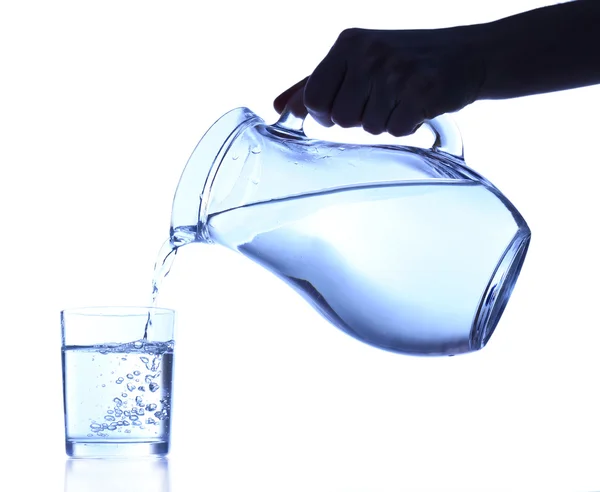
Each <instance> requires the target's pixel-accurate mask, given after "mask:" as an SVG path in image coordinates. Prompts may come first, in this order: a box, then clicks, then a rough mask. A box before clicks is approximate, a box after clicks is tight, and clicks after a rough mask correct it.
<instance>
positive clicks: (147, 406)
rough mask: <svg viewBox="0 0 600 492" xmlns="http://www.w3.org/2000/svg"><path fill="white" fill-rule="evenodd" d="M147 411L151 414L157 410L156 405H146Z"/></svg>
mask: <svg viewBox="0 0 600 492" xmlns="http://www.w3.org/2000/svg"><path fill="white" fill-rule="evenodd" d="M146 410H148V411H149V412H152V411H153V410H156V403H148V405H146Z"/></svg>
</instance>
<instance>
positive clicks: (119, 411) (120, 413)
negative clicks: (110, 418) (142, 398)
mask: <svg viewBox="0 0 600 492" xmlns="http://www.w3.org/2000/svg"><path fill="white" fill-rule="evenodd" d="M121 415H123V412H122V411H121V410H119V409H118V408H117V409H115V417H120V416H121Z"/></svg>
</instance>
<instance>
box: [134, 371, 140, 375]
mask: <svg viewBox="0 0 600 492" xmlns="http://www.w3.org/2000/svg"><path fill="white" fill-rule="evenodd" d="M140 374H141V372H140V371H133V375H134V376H139V375H140Z"/></svg>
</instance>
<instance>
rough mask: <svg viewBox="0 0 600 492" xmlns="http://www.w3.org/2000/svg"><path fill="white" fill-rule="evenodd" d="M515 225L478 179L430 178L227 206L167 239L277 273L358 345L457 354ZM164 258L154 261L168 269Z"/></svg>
mask: <svg viewBox="0 0 600 492" xmlns="http://www.w3.org/2000/svg"><path fill="white" fill-rule="evenodd" d="M517 232H518V224H517V223H516V222H515V220H514V217H513V215H512V214H511V212H510V211H509V210H508V209H507V208H506V207H505V205H504V203H503V201H502V199H501V198H499V197H498V196H496V195H495V194H493V193H490V191H489V189H487V188H486V187H485V186H482V185H481V184H479V183H477V182H474V181H470V180H464V181H463V180H451V181H450V180H448V181H442V180H441V181H431V180H430V181H423V182H412V183H395V184H394V183H391V184H389V183H388V184H385V185H370V186H369V185H362V186H358V187H353V188H345V189H340V190H335V191H328V192H323V193H314V194H309V195H304V196H301V197H290V198H284V199H276V200H271V201H267V202H261V203H254V204H249V205H245V206H242V207H238V208H234V209H230V210H225V211H222V212H219V213H215V214H212V215H210V216H209V217H208V219H207V221H206V224H205V226H204V230H203V231H202V233H199V231H197V230H196V227H194V226H190V227H183V228H178V229H176V230H174V231H172V233H171V241H170V246H169V248H171V249H172V250H173V251H176V249H177V248H178V247H181V246H183V245H185V244H187V243H190V242H193V241H195V240H198V239H197V238H199V237H208V238H209V241H210V242H214V243H217V244H221V245H223V246H226V247H228V248H230V249H232V250H234V251H238V252H240V253H241V254H243V255H245V256H246V257H248V258H249V259H251V260H253V261H255V262H257V263H258V264H260V265H262V266H263V267H265V268H267V269H268V270H270V271H271V272H273V273H274V274H275V275H277V276H278V277H279V278H281V279H282V280H284V281H285V282H286V283H287V284H288V285H289V286H291V287H292V288H293V289H295V290H296V291H297V292H298V293H300V294H301V295H302V296H303V297H304V298H305V299H306V300H307V301H308V302H309V303H310V304H311V305H312V306H313V307H314V308H315V309H317V311H319V312H320V313H321V314H322V315H323V316H324V317H325V318H326V319H327V320H329V321H330V322H331V323H332V324H333V325H335V326H337V327H338V328H340V329H341V330H343V331H344V332H346V333H348V334H349V335H351V336H354V337H356V338H358V339H360V340H361V341H363V342H366V343H368V344H371V345H373V346H377V347H379V348H383V349H389V350H392V351H395V352H402V353H408V354H410V353H414V354H432V355H437V354H445V353H448V354H450V355H452V354H454V353H460V352H467V351H470V350H472V347H468V346H466V345H465V346H464V347H461V345H460V344H469V343H470V341H469V338H468V336H465V326H467V327H468V326H471V324H472V323H473V322H474V319H475V317H476V316H477V315H478V310H479V309H480V307H479V306H478V304H479V302H478V301H479V300H480V299H481V298H482V297H483V295H484V293H485V292H486V288H488V286H489V281H490V278H491V277H492V276H493V275H494V271H495V270H496V269H497V267H498V258H502V257H503V254H504V252H505V251H506V250H507V248H509V247H510V245H511V242H512V241H513V240H514V239H515V235H516V234H517ZM165 253H166V254H165ZM172 256H173V257H174V253H172ZM162 257H164V258H169V257H170V256H169V254H168V249H165V250H164V251H163V256H162ZM167 264H168V265H169V266H170V263H169V262H168V261H167V262H166V263H165V262H162V263H161V259H159V262H157V265H163V270H164V269H165V268H164V265H167ZM159 271H160V269H159ZM159 277H160V275H159ZM155 280H156V279H155ZM507 284H508V285H509V287H507V289H510V288H512V282H508V283H507ZM155 285H156V284H155ZM498 295H500V296H502V295H504V296H508V295H510V292H508V291H507V292H502V291H501V292H499V293H498ZM499 309H503V304H502V307H501V308H499ZM500 314H501V312H500V313H496V314H495V317H496V318H499V316H500ZM489 335H491V333H489V334H487V336H488V337H489Z"/></svg>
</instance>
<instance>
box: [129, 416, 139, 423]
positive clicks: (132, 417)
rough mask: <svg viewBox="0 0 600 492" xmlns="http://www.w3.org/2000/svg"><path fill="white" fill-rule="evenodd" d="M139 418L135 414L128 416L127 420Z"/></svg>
mask: <svg viewBox="0 0 600 492" xmlns="http://www.w3.org/2000/svg"><path fill="white" fill-rule="evenodd" d="M137 419H139V417H138V416H137V415H130V416H129V420H133V421H134V422H135V421H136V420H137Z"/></svg>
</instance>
